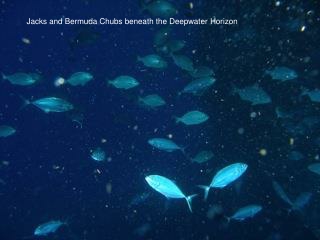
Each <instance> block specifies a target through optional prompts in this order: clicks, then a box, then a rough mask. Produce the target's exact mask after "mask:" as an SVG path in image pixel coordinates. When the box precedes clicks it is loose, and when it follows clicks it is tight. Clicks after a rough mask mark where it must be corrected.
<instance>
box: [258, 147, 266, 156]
mask: <svg viewBox="0 0 320 240" xmlns="http://www.w3.org/2000/svg"><path fill="white" fill-rule="evenodd" d="M259 154H260V155H261V156H263V157H264V156H266V155H267V154H268V152H267V149H265V148H261V149H260V150H259Z"/></svg>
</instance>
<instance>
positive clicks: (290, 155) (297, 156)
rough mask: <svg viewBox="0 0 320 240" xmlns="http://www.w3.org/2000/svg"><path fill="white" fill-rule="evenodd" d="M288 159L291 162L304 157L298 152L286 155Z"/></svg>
mask: <svg viewBox="0 0 320 240" xmlns="http://www.w3.org/2000/svg"><path fill="white" fill-rule="evenodd" d="M288 158H289V159H290V160H293V161H299V160H301V159H303V158H304V155H303V154H302V153H301V152H299V151H291V152H290V153H289V154H288Z"/></svg>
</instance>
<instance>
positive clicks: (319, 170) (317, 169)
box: [308, 163, 320, 175]
mask: <svg viewBox="0 0 320 240" xmlns="http://www.w3.org/2000/svg"><path fill="white" fill-rule="evenodd" d="M308 169H309V171H311V172H313V173H316V174H318V175H320V163H313V164H310V165H309V166H308Z"/></svg>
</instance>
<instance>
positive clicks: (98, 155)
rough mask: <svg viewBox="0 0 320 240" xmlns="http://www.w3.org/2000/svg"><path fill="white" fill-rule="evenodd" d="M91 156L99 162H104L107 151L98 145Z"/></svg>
mask: <svg viewBox="0 0 320 240" xmlns="http://www.w3.org/2000/svg"><path fill="white" fill-rule="evenodd" d="M91 158H92V159H93V160H95V161H97V162H102V161H104V160H105V159H106V153H105V151H103V149H102V148H100V147H98V148H96V149H95V150H93V151H92V153H91Z"/></svg>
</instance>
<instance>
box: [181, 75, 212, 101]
mask: <svg viewBox="0 0 320 240" xmlns="http://www.w3.org/2000/svg"><path fill="white" fill-rule="evenodd" d="M215 82H216V79H215V78H213V77H203V78H199V79H196V80H193V81H192V82H190V83H188V84H187V85H186V86H185V87H184V89H183V90H182V91H181V92H180V94H182V93H189V94H193V95H195V96H201V95H202V94H203V93H204V92H205V91H206V90H208V89H209V88H210V87H211V86H212V85H213V84H214V83H215Z"/></svg>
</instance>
